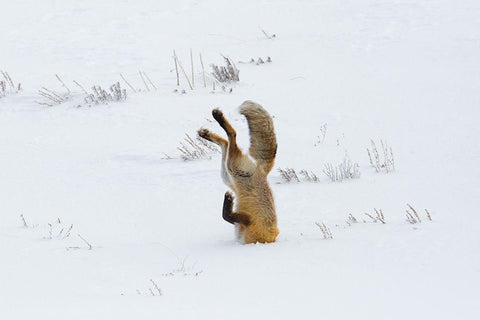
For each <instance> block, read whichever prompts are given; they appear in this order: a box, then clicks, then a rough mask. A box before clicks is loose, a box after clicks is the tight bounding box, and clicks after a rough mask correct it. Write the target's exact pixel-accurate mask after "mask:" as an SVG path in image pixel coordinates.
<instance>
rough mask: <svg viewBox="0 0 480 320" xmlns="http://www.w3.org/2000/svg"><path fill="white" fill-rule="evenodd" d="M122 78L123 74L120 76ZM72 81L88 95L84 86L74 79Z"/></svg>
mask: <svg viewBox="0 0 480 320" xmlns="http://www.w3.org/2000/svg"><path fill="white" fill-rule="evenodd" d="M121 76H122V75H121ZM122 78H123V76H122ZM73 83H75V84H76V85H77V86H78V87H79V88H80V89H82V91H83V92H84V93H85V94H87V95H88V92H87V90H85V88H84V87H83V86H82V85H81V84H80V83H78V82H77V81H75V80H73Z"/></svg>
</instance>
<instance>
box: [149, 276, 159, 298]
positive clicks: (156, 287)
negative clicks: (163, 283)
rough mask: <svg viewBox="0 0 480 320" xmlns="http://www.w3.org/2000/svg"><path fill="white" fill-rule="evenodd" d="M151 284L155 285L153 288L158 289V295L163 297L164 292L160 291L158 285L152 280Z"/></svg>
mask: <svg viewBox="0 0 480 320" xmlns="http://www.w3.org/2000/svg"><path fill="white" fill-rule="evenodd" d="M150 282H151V283H152V284H153V286H154V287H155V289H157V292H158V295H159V296H161V295H162V290H160V288H159V287H158V286H157V284H156V283H155V281H153V280H152V279H150Z"/></svg>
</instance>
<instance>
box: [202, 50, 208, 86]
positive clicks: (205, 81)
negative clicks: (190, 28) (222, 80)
mask: <svg viewBox="0 0 480 320" xmlns="http://www.w3.org/2000/svg"><path fill="white" fill-rule="evenodd" d="M200 65H201V66H202V76H203V87H204V88H206V87H207V80H206V79H205V68H204V67H203V59H202V54H201V53H200Z"/></svg>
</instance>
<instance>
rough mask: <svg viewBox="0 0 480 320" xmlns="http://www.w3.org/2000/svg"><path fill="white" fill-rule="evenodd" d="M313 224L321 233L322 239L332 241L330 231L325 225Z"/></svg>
mask: <svg viewBox="0 0 480 320" xmlns="http://www.w3.org/2000/svg"><path fill="white" fill-rule="evenodd" d="M315 224H316V225H317V226H318V227H319V228H320V230H321V231H322V233H323V239H333V234H332V232H331V231H330V229H329V228H328V227H327V226H326V225H325V223H319V222H315Z"/></svg>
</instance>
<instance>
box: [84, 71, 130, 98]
mask: <svg viewBox="0 0 480 320" xmlns="http://www.w3.org/2000/svg"><path fill="white" fill-rule="evenodd" d="M120 77H122V79H123V81H125V83H126V84H127V86H129V87H130V89H132V91H133V92H134V93H136V92H137V90H135V89H134V88H133V87H132V85H131V84H130V83H128V81H127V79H125V77H124V76H123V74H121V73H120ZM83 91H85V89H83ZM85 93H86V94H88V93H87V91H85Z"/></svg>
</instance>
